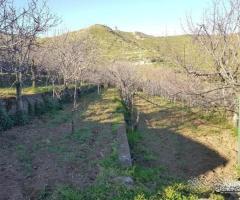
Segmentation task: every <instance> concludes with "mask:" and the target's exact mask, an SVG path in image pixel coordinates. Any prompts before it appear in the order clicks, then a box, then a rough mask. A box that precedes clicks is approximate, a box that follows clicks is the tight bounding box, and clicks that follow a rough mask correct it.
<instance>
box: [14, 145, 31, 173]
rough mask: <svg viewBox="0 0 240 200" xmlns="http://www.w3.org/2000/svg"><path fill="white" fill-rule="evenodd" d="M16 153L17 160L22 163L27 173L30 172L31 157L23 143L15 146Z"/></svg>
mask: <svg viewBox="0 0 240 200" xmlns="http://www.w3.org/2000/svg"><path fill="white" fill-rule="evenodd" d="M16 153H17V157H18V160H19V161H20V162H21V163H22V165H23V168H24V170H25V172H26V173H27V174H31V172H32V157H31V155H30V153H29V151H28V150H27V148H26V147H25V146H24V145H17V146H16Z"/></svg>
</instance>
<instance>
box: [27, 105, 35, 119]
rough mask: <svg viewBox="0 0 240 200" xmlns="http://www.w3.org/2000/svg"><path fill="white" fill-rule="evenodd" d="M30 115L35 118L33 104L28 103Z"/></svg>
mask: <svg viewBox="0 0 240 200" xmlns="http://www.w3.org/2000/svg"><path fill="white" fill-rule="evenodd" d="M28 115H29V116H33V115H34V107H33V105H32V104H31V103H28Z"/></svg>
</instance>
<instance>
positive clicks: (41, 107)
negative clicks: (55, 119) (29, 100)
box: [34, 102, 46, 116]
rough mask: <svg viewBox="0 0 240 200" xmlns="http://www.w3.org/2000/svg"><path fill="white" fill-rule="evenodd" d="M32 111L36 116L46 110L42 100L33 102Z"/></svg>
mask: <svg viewBox="0 0 240 200" xmlns="http://www.w3.org/2000/svg"><path fill="white" fill-rule="evenodd" d="M34 111H35V115H36V116H40V115H42V114H44V113H45V112H46V108H45V105H44V103H43V102H35V104H34Z"/></svg>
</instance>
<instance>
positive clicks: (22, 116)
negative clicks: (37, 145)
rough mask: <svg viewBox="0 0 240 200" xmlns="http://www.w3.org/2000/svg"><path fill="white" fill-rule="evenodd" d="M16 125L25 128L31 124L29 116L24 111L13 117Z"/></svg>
mask: <svg viewBox="0 0 240 200" xmlns="http://www.w3.org/2000/svg"><path fill="white" fill-rule="evenodd" d="M13 121H14V124H15V125H17V126H23V125H26V124H28V123H29V116H28V115H27V114H26V113H25V112H23V111H17V112H16V114H15V115H13Z"/></svg>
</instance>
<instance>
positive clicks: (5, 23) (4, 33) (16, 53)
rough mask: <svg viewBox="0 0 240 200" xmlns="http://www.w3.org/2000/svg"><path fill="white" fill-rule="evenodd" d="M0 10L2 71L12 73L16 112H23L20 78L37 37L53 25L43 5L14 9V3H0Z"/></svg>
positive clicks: (34, 3) (32, 0)
mask: <svg viewBox="0 0 240 200" xmlns="http://www.w3.org/2000/svg"><path fill="white" fill-rule="evenodd" d="M2 2H3V3H2V5H1V6H0V8H1V9H2V10H1V11H2V12H1V15H0V22H1V24H0V31H1V34H0V47H1V49H0V50H1V60H2V61H3V63H4V66H1V67H2V68H4V70H5V71H8V72H12V73H15V74H16V82H15V86H16V99H17V112H18V113H22V112H23V103H22V76H23V74H24V73H25V72H26V71H27V68H28V65H29V61H30V59H29V58H30V56H29V55H30V52H31V51H32V49H33V47H34V46H35V45H36V44H37V37H38V36H39V35H40V34H42V33H44V32H46V31H48V30H49V28H51V27H53V26H55V25H56V24H57V21H58V20H57V18H56V17H55V16H54V15H52V14H51V13H50V12H49V9H48V7H47V4H46V2H43V1H39V0H30V1H29V2H28V4H27V5H26V6H25V7H24V8H22V9H18V8H17V7H16V5H15V2H14V1H11V2H8V1H2Z"/></svg>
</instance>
